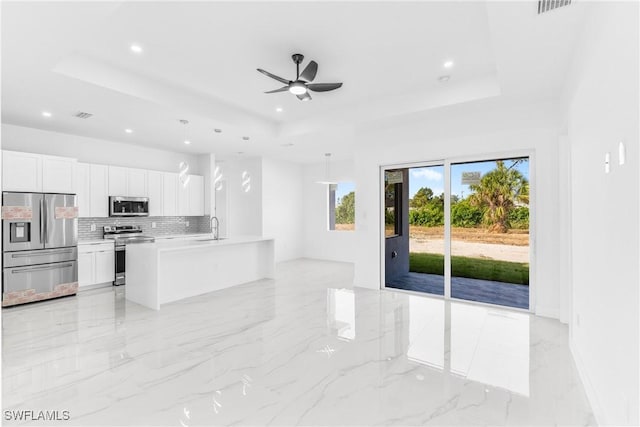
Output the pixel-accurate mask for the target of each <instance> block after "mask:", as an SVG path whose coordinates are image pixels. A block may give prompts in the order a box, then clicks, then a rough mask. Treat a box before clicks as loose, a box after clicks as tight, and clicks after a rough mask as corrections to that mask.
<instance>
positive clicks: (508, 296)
mask: <svg viewBox="0 0 640 427" xmlns="http://www.w3.org/2000/svg"><path fill="white" fill-rule="evenodd" d="M387 287H388V288H389V287H390V288H396V289H404V290H408V291H416V292H426V293H429V294H434V295H444V276H440V275H437V274H425V273H414V272H409V273H408V274H406V275H403V276H400V277H396V278H394V279H392V280H391V281H389V282H388V283H387ZM451 296H452V297H453V298H458V299H464V300H467V301H477V302H484V303H487V304H496V305H503V306H506V307H514V308H522V309H525V310H526V309H528V308H529V287H528V286H525V285H517V284H510V283H502V282H494V281H492V280H480V279H470V278H466V277H452V278H451Z"/></svg>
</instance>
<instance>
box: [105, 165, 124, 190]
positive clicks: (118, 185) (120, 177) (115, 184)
mask: <svg viewBox="0 0 640 427" xmlns="http://www.w3.org/2000/svg"><path fill="white" fill-rule="evenodd" d="M109 195H110V196H128V194H127V168H121V167H118V166H109Z"/></svg>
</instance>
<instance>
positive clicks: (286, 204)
mask: <svg viewBox="0 0 640 427" xmlns="http://www.w3.org/2000/svg"><path fill="white" fill-rule="evenodd" d="M302 168H303V167H302V166H301V165H299V164H295V163H291V162H287V161H282V160H273V159H266V158H263V159H262V234H263V235H264V236H267V237H274V238H275V260H276V262H280V261H285V260H290V259H296V258H300V257H302V256H303V251H302V236H303V230H304V229H305V227H306V226H307V218H306V217H305V216H304V214H303V186H302Z"/></svg>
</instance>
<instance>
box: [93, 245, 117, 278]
mask: <svg viewBox="0 0 640 427" xmlns="http://www.w3.org/2000/svg"><path fill="white" fill-rule="evenodd" d="M94 254H95V279H94V282H95V283H106V282H113V281H114V280H115V278H116V275H115V265H116V255H115V251H114V250H113V247H111V248H110V249H107V250H101V251H96V252H95V253H94Z"/></svg>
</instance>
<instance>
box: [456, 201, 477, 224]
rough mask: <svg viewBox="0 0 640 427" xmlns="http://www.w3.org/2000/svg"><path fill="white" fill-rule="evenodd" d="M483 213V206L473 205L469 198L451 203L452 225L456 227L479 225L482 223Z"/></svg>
mask: <svg viewBox="0 0 640 427" xmlns="http://www.w3.org/2000/svg"><path fill="white" fill-rule="evenodd" d="M483 215H484V212H483V210H482V208H480V207H477V206H473V205H472V204H471V203H469V201H468V200H461V201H459V202H458V203H455V204H453V205H451V225H453V226H455V227H466V228H473V227H477V226H479V225H480V224H481V223H482V216H483Z"/></svg>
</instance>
